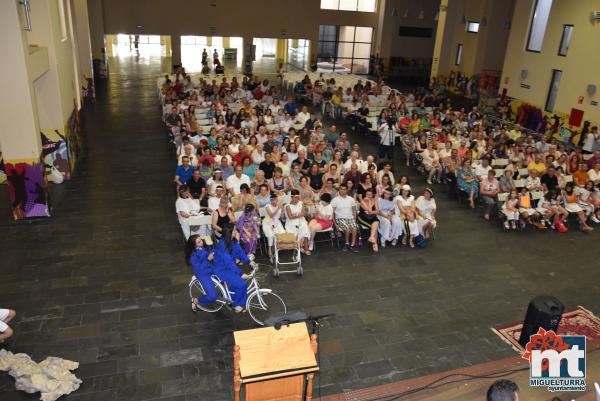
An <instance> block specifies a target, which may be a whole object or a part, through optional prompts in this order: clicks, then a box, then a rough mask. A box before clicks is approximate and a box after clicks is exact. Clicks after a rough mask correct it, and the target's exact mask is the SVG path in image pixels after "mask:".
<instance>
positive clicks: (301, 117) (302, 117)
mask: <svg viewBox="0 0 600 401" xmlns="http://www.w3.org/2000/svg"><path fill="white" fill-rule="evenodd" d="M309 119H310V113H309V112H308V107H306V106H303V107H302V111H301V112H300V113H298V114H296V122H297V123H298V124H302V125H304V124H306V122H307V121H308V120H309Z"/></svg>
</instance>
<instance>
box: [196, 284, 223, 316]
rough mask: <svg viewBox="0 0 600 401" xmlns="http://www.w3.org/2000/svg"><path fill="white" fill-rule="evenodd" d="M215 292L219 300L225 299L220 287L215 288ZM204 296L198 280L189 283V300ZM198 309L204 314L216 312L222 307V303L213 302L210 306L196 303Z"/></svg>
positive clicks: (204, 293)
mask: <svg viewBox="0 0 600 401" xmlns="http://www.w3.org/2000/svg"><path fill="white" fill-rule="evenodd" d="M215 288H216V290H217V295H218V296H219V297H220V298H225V296H224V294H223V288H221V286H215ZM204 295H206V292H205V291H204V288H202V284H200V282H199V281H198V280H194V281H192V282H191V283H190V298H194V299H198V298H201V297H203V296H204ZM197 307H198V309H200V310H203V311H204V312H211V313H213V312H217V311H219V310H220V309H221V308H222V307H223V302H219V301H215V302H213V303H212V304H203V303H200V302H198V306H197Z"/></svg>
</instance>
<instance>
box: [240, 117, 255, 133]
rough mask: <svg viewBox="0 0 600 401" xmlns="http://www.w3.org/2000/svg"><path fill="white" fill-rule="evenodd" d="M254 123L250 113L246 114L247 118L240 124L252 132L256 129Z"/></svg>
mask: <svg viewBox="0 0 600 401" xmlns="http://www.w3.org/2000/svg"><path fill="white" fill-rule="evenodd" d="M254 125H255V124H254V121H252V118H251V116H250V114H246V118H244V121H242V123H241V124H240V126H241V127H242V129H245V128H248V129H249V130H250V132H252V131H254Z"/></svg>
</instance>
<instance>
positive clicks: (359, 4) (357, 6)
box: [321, 0, 377, 13]
mask: <svg viewBox="0 0 600 401" xmlns="http://www.w3.org/2000/svg"><path fill="white" fill-rule="evenodd" d="M376 5H377V0H321V10H342V11H361V12H367V13H373V12H375V9H376Z"/></svg>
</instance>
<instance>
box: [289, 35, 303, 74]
mask: <svg viewBox="0 0 600 401" xmlns="http://www.w3.org/2000/svg"><path fill="white" fill-rule="evenodd" d="M287 44H288V63H290V64H291V65H293V66H295V67H298V68H300V69H301V70H305V71H306V63H307V61H308V40H305V39H288V40H287Z"/></svg>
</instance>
